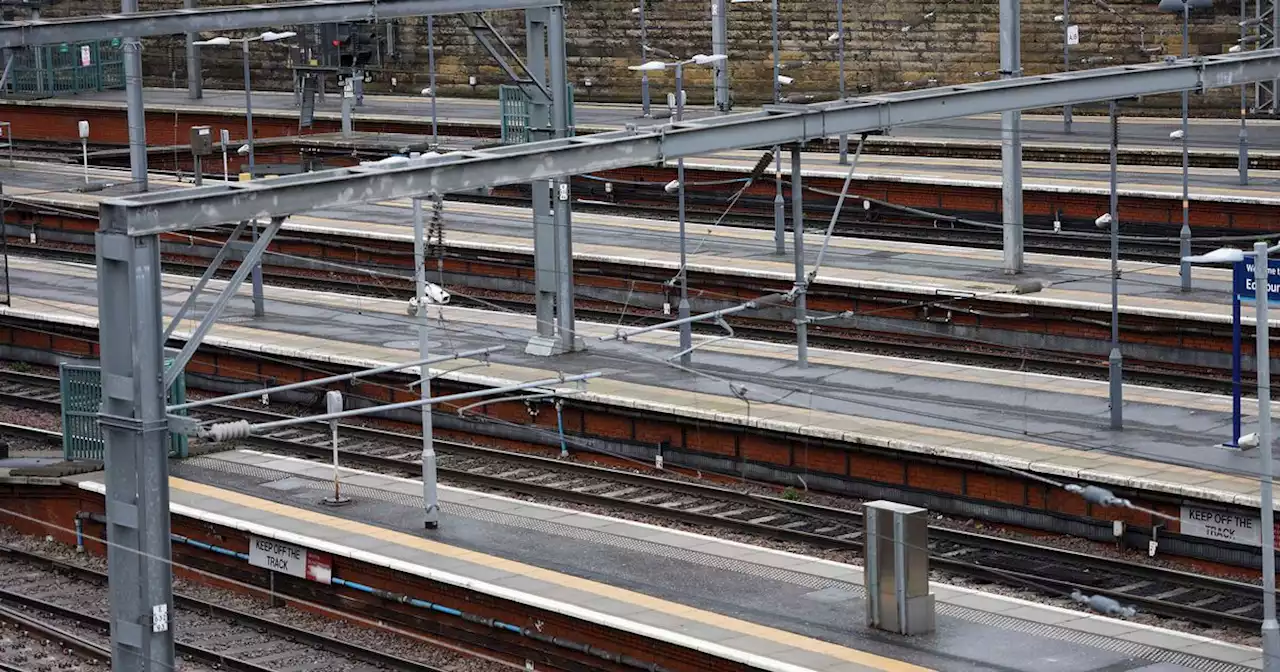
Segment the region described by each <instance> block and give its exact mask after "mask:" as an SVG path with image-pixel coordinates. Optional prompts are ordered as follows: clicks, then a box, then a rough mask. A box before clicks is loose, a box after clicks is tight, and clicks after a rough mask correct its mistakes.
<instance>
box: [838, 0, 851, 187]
mask: <svg viewBox="0 0 1280 672" xmlns="http://www.w3.org/2000/svg"><path fill="white" fill-rule="evenodd" d="M836 33H837V34H838V35H839V36H840V37H839V42H840V99H841V100H844V98H845V95H846V93H845V74H844V0H836ZM840 165H842V166H847V165H849V136H848V134H845V133H841V134H840Z"/></svg>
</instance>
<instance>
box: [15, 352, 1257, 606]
mask: <svg viewBox="0 0 1280 672" xmlns="http://www.w3.org/2000/svg"><path fill="white" fill-rule="evenodd" d="M9 374H10V372H0V380H3V378H4V377H5V376H9ZM21 376H22V377H23V378H24V379H25V380H27V381H29V382H32V383H33V384H40V383H41V382H43V383H44V384H48V381H53V380H56V379H51V378H47V377H43V376H38V375H35V374H21ZM209 410H211V411H213V412H216V413H218V414H219V415H221V416H224V417H233V418H239V419H246V420H251V421H271V420H276V419H280V418H287V417H290V416H287V415H283V414H279V413H273V412H269V411H262V410H257V409H246V408H242V407H238V406H211V407H209ZM317 427H320V425H319V424H317ZM340 432H341V433H342V435H343V436H347V437H355V438H360V439H367V440H370V441H372V442H375V443H377V444H381V445H385V444H387V443H404V444H405V445H406V446H409V445H413V446H416V445H417V443H418V442H419V441H420V438H419V437H416V436H414V435H411V434H404V433H400V432H393V431H388V430H382V429H374V428H368V427H360V426H347V425H343V426H341V428H340ZM246 443H251V444H255V445H260V446H263V447H265V448H273V449H277V450H282V451H286V452H290V453H293V454H299V455H304V456H307V457H317V458H324V459H327V458H329V457H331V456H332V454H333V451H332V447H331V446H330V445H328V444H327V443H325V444H324V445H320V444H308V443H306V442H303V441H296V440H291V439H284V438H277V437H271V436H263V437H254V438H252V439H249V440H247V441H246ZM436 445H437V447H438V448H442V449H444V450H445V451H446V452H449V453H455V454H461V455H467V456H474V457H484V458H489V459H494V460H501V461H504V462H509V463H515V464H520V465H525V466H528V467H532V468H541V469H547V470H552V471H556V472H560V473H565V474H572V475H576V476H582V477H588V478H598V479H602V480H608V481H613V482H616V483H619V484H626V485H632V486H636V487H640V488H651V489H655V490H664V491H670V492H675V493H680V494H684V495H691V496H696V497H703V498H707V499H710V500H719V501H725V502H732V503H736V504H743V505H750V506H755V507H760V508H766V509H772V510H777V511H781V512H787V513H794V514H800V515H805V516H810V517H813V518H815V519H818V520H823V521H830V522H835V523H839V524H841V525H844V526H847V527H850V528H861V527H862V514H861V513H859V512H856V511H850V510H845V509H838V508H833V507H827V506H822V505H817V504H810V503H805V502H798V501H792V500H788V499H783V498H779V497H771V496H766V495H755V494H751V493H744V492H740V491H736V490H731V489H728V488H723V487H718V486H713V485H704V484H699V483H690V482H687V481H677V480H672V479H668V478H663V477H659V476H650V475H646V474H640V473H634V472H628V471H621V470H616V469H609V468H605V467H598V466H594V465H588V464H581V463H574V462H566V461H561V460H557V459H553V458H547V457H542V456H538V455H531V454H527V453H519V452H512V451H505V450H499V449H494V448H485V447H481V446H473V445H468V444H464V443H458V442H454V441H447V440H437V442H436ZM339 455H340V459H341V461H342V462H343V463H344V464H347V465H349V466H363V467H368V468H373V469H380V470H395V471H406V472H410V473H416V470H417V468H418V467H417V462H414V461H412V460H405V459H399V458H392V457H383V456H378V455H370V454H367V453H361V452H358V451H351V450H345V449H343V450H340V451H339ZM438 470H439V473H440V475H441V476H442V477H444V478H448V479H450V480H452V481H454V482H457V483H467V484H471V485H476V486H481V487H486V488H494V489H499V490H504V491H509V492H517V493H521V494H525V495H530V496H536V497H543V498H547V499H553V500H560V501H569V502H574V503H578V504H584V505H590V506H602V507H608V508H614V509H621V510H626V511H631V512H634V513H639V514H644V515H649V516H655V517H659V518H663V519H668V520H677V521H680V522H685V523H690V524H696V525H706V526H709V527H717V528H722V529H730V530H734V531H738V532H745V533H750V534H755V535H760V536H763V537H768V538H774V539H781V540H786V541H793V542H800V543H807V544H811V545H813V546H816V547H820V548H828V549H842V550H849V551H861V550H862V547H863V543H862V542H861V541H860V540H857V539H842V538H837V537H833V536H828V535H822V534H815V533H813V532H807V531H803V530H793V529H786V528H782V527H777V526H771V525H767V524H762V523H752V522H750V521H744V520H736V519H732V518H725V517H722V516H717V515H714V514H705V513H696V512H691V511H684V510H681V509H674V508H669V507H665V506H662V505H660V504H650V503H646V502H635V501H629V500H626V499H623V498H620V497H605V496H602V495H598V494H592V493H590V492H575V491H573V490H566V489H562V488H557V487H550V486H546V485H541V484H538V483H531V482H528V481H526V480H523V479H519V478H502V477H498V476H493V475H489V474H481V473H474V472H472V471H468V470H465V469H454V468H450V467H447V466H439V467H438ZM929 536H930V539H931V540H934V541H945V542H949V543H953V544H957V545H960V546H965V547H970V548H978V549H986V550H989V551H993V552H998V553H1003V554H1006V555H1011V556H1026V557H1029V558H1034V559H1037V560H1048V561H1051V562H1053V563H1056V564H1058V565H1060V566H1077V567H1080V566H1082V567H1090V568H1093V569H1096V570H1098V572H1099V576H1103V577H1105V576H1109V575H1111V574H1113V573H1120V574H1123V575H1126V576H1134V577H1141V578H1150V579H1152V580H1156V581H1163V582H1167V583H1171V584H1176V585H1178V586H1180V587H1182V586H1186V587H1192V588H1194V589H1198V590H1206V591H1211V592H1217V593H1224V594H1231V595H1235V596H1239V597H1245V598H1248V599H1256V598H1257V597H1258V596H1259V590H1260V589H1259V587H1258V586H1255V585H1251V584H1247V583H1242V582H1237V581H1230V580H1227V579H1220V578H1216V577H1210V576H1204V575H1200V574H1191V573H1188V572H1181V571H1177V570H1171V569H1167V568H1162V567H1156V566H1148V565H1142V564H1138V563H1133V562H1128V561H1124V560H1116V559H1108V558H1101V557H1097V556H1091V555H1088V554H1085V553H1079V552H1075V551H1070V550H1065V549H1060V548H1056V547H1052V546H1043V545H1037V544H1031V543H1028V542H1022V541H1016V540H1011V539H1005V538H1002V537H996V536H992V535H984V534H979V533H976V532H969V531H964V530H956V529H953V528H947V527H940V526H933V525H931V526H930V527H929ZM931 562H932V563H933V564H934V565H935V566H936V567H938V568H940V569H945V570H947V571H950V572H952V573H955V574H960V575H964V576H969V577H978V578H984V579H987V580H991V581H995V582H999V583H1002V584H1005V585H1012V586H1014V587H1019V588H1027V587H1029V586H1034V587H1038V588H1039V589H1040V590H1041V591H1042V592H1047V593H1048V594H1051V595H1057V596H1059V597H1060V596H1061V595H1062V594H1067V593H1070V592H1071V591H1072V590H1076V589H1078V590H1081V591H1082V592H1086V593H1094V594H1105V595H1109V596H1112V597H1115V598H1117V599H1120V600H1124V601H1129V602H1133V603H1136V604H1139V605H1141V606H1142V608H1144V609H1145V610H1147V611H1150V612H1152V613H1156V614H1160V615H1162V616H1167V617H1171V618H1185V619H1188V620H1191V621H1194V622H1198V623H1204V624H1210V625H1212V624H1220V623H1222V622H1224V621H1226V622H1230V623H1231V624H1233V625H1236V626H1239V627H1254V626H1256V625H1258V624H1260V623H1261V620H1260V619H1253V618H1250V617H1247V616H1243V615H1239V614H1231V613H1224V612H1222V611H1215V610H1211V609H1204V608H1199V607H1195V606H1191V605H1184V604H1178V603H1175V602H1170V601H1166V600H1159V599H1154V598H1150V597H1143V596H1138V595H1133V594H1131V593H1127V592H1121V591H1115V590H1109V589H1107V588H1104V587H1101V586H1098V585H1094V584H1088V583H1083V582H1073V581H1067V580H1062V579H1054V578H1048V577H1045V576H1044V575H1043V573H1031V572H1020V571H1017V570H1010V569H1005V568H1000V567H993V566H989V565H983V564H980V563H973V562H967V561H964V560H957V559H954V558H949V557H945V556H942V555H937V554H935V555H933V557H932V559H931ZM1055 591H1056V592H1055Z"/></svg>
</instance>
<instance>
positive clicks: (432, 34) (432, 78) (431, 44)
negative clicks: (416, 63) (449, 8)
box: [427, 16, 440, 149]
mask: <svg viewBox="0 0 1280 672" xmlns="http://www.w3.org/2000/svg"><path fill="white" fill-rule="evenodd" d="M427 70H428V71H429V73H428V75H427V77H428V80H427V86H429V87H431V148H432V149H438V148H439V147H440V126H439V123H438V118H437V117H436V17H435V16H428V17H427Z"/></svg>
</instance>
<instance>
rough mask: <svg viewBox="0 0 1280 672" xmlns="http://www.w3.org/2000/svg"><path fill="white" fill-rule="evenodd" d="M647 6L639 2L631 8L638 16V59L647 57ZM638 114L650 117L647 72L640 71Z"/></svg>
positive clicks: (641, 0)
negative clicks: (645, 16)
mask: <svg viewBox="0 0 1280 672" xmlns="http://www.w3.org/2000/svg"><path fill="white" fill-rule="evenodd" d="M646 4H648V0H640V6H638V7H632V8H631V13H632V14H638V15H640V58H642V59H643V58H645V57H646V56H648V55H649V30H648V25H647V24H646V23H645V20H644V6H645V5H646ZM640 114H642V115H643V116H644V118H645V119H648V118H649V117H650V116H652V115H651V113H650V111H649V72H648V71H647V70H642V71H640Z"/></svg>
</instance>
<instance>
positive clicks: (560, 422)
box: [556, 401, 569, 457]
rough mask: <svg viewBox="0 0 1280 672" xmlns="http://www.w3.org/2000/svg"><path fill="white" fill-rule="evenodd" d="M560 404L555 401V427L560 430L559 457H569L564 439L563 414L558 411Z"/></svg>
mask: <svg viewBox="0 0 1280 672" xmlns="http://www.w3.org/2000/svg"><path fill="white" fill-rule="evenodd" d="M561 406H562V404H561V403H560V402H558V401H557V402H556V429H558V430H560V457H569V446H567V445H565V441H564V415H563V414H562V413H561V412H560V408H561Z"/></svg>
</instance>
